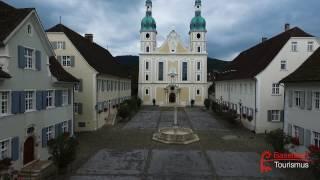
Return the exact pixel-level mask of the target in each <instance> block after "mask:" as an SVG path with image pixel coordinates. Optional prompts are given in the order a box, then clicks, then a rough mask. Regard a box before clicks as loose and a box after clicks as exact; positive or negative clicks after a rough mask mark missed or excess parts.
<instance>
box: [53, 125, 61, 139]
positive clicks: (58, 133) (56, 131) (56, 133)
mask: <svg viewBox="0 0 320 180" xmlns="http://www.w3.org/2000/svg"><path fill="white" fill-rule="evenodd" d="M60 129H61V127H60V124H56V125H55V126H54V132H55V133H54V136H55V137H58V136H59V135H60V133H61V130H60Z"/></svg>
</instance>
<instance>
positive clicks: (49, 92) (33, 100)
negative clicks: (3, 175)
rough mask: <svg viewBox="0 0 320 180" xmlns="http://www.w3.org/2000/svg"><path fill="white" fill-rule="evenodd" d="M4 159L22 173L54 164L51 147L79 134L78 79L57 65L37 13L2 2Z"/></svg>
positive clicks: (0, 146)
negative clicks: (75, 99)
mask: <svg viewBox="0 0 320 180" xmlns="http://www.w3.org/2000/svg"><path fill="white" fill-rule="evenodd" d="M0 16H1V22H2V23H4V24H3V25H6V26H7V27H8V28H4V29H1V30H0V37H1V39H0V44H1V45H0V66H1V70H0V74H1V78H0V160H2V159H5V158H11V159H12V160H13V167H14V168H15V169H17V170H19V169H21V168H22V167H25V166H27V165H29V164H31V163H34V162H36V161H38V160H40V161H45V160H48V157H49V154H48V150H47V142H48V141H49V140H50V139H52V138H55V137H57V136H58V135H59V134H61V133H63V132H68V133H70V134H71V135H72V134H73V120H74V117H73V106H72V104H73V86H74V84H75V83H76V82H77V79H76V78H74V77H73V76H72V75H70V74H69V73H67V72H66V71H64V70H63V68H62V67H61V66H60V65H59V64H57V60H56V59H55V57H54V51H53V50H52V49H51V45H50V42H49V40H48V39H47V36H46V34H45V31H44V29H43V28H42V25H41V22H40V21H39V17H38V15H37V13H36V11H35V10H34V9H16V8H14V7H11V6H9V5H7V4H5V3H3V2H2V1H1V2H0Z"/></svg>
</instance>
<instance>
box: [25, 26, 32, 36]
mask: <svg viewBox="0 0 320 180" xmlns="http://www.w3.org/2000/svg"><path fill="white" fill-rule="evenodd" d="M32 30H33V28H32V25H31V24H27V30H26V32H27V34H28V35H29V36H32Z"/></svg>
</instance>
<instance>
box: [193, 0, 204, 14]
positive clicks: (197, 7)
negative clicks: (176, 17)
mask: <svg viewBox="0 0 320 180" xmlns="http://www.w3.org/2000/svg"><path fill="white" fill-rule="evenodd" d="M201 6H202V3H201V0H196V2H195V5H194V7H195V12H196V16H201Z"/></svg>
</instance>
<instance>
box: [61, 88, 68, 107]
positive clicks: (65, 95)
mask: <svg viewBox="0 0 320 180" xmlns="http://www.w3.org/2000/svg"><path fill="white" fill-rule="evenodd" d="M68 104H69V91H68V90H63V91H62V105H63V106H66V105H68Z"/></svg>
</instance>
